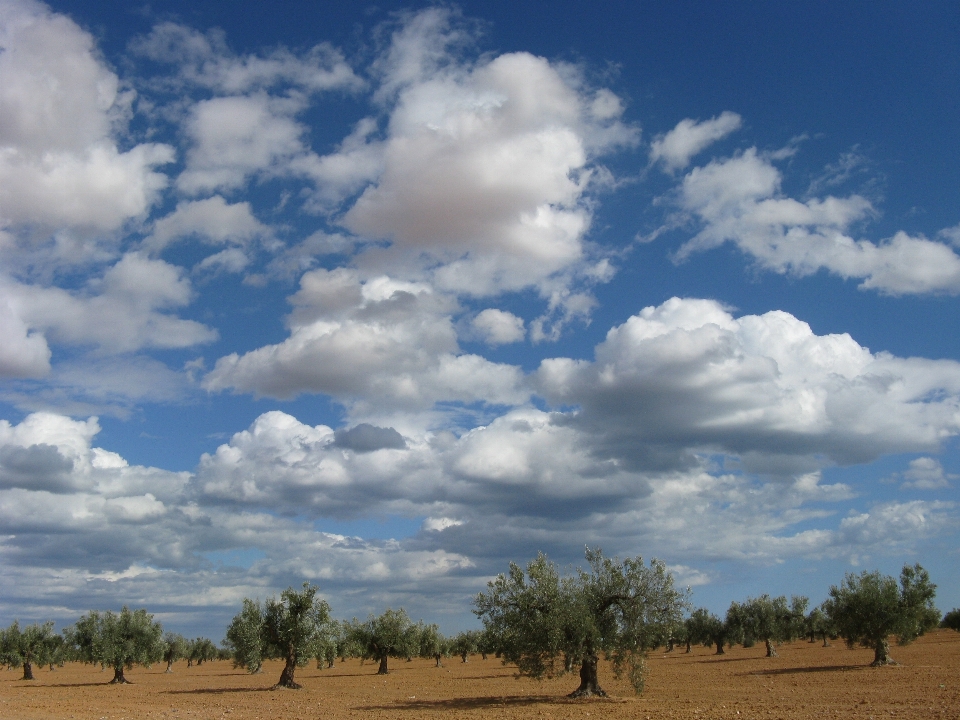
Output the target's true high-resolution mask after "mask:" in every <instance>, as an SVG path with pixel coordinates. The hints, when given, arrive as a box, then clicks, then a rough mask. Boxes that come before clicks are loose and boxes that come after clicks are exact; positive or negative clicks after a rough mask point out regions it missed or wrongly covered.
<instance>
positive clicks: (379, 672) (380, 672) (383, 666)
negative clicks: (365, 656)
mask: <svg viewBox="0 0 960 720" xmlns="http://www.w3.org/2000/svg"><path fill="white" fill-rule="evenodd" d="M388 672H390V671H389V670H387V656H386V655H384V656H383V657H381V658H380V669H379V670H377V675H386V674H387V673H388Z"/></svg>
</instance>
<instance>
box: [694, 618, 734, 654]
mask: <svg viewBox="0 0 960 720" xmlns="http://www.w3.org/2000/svg"><path fill="white" fill-rule="evenodd" d="M684 624H685V625H686V630H687V639H688V640H689V641H690V642H692V643H696V644H698V645H706V646H708V647H710V646H715V647H716V648H717V652H716V653H715V654H717V655H723V654H724V649H723V646H724V645H726V644H727V643H728V642H732V641H734V640H736V639H737V638H738V637H739V635H738V633H737V628H736V627H734V626H733V625H732V624H731V623H730V622H728V621H727V620H721V619H720V618H719V617H717V616H716V615H714V614H713V613H712V612H710V611H709V610H707V609H706V608H697V609H696V610H694V611H693V613H691V615H690V617H688V618H687V619H686V621H685V623H684Z"/></svg>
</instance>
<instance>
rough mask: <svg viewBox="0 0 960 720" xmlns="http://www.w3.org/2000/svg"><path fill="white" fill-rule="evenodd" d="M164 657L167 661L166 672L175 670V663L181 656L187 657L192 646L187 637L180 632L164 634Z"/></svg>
mask: <svg viewBox="0 0 960 720" xmlns="http://www.w3.org/2000/svg"><path fill="white" fill-rule="evenodd" d="M163 644H164V650H163V659H164V661H165V662H166V663H167V670H166V672H168V673H172V672H173V664H174V663H175V662H176V661H177V660H179V659H180V658H183V657H186V656H187V652H188V649H189V647H190V645H189V642H188V641H187V639H186V638H185V637H184V636H183V635H181V634H180V633H174V632H168V633H167V634H166V635H164V636H163Z"/></svg>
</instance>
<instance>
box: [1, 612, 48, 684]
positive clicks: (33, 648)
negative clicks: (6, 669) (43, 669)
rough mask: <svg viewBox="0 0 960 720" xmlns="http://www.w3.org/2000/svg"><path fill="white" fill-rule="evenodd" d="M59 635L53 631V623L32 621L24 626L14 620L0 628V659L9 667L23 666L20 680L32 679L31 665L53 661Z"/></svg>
mask: <svg viewBox="0 0 960 720" xmlns="http://www.w3.org/2000/svg"><path fill="white" fill-rule="evenodd" d="M58 640H60V636H59V635H55V634H54V632H53V623H52V622H46V623H43V624H42V625H41V624H40V623H34V624H33V625H27V626H26V627H25V628H21V627H20V623H19V622H18V621H16V620H14V621H13V624H11V625H10V627H8V628H6V629H4V630H0V661H2V662H4V663H6V664H7V665H9V666H11V667H15V668H18V667H21V666H22V667H23V677H22V678H21V679H22V680H33V666H34V665H46V664H47V663H51V662H52V661H53V655H54V651H55V650H56V645H57V641H58Z"/></svg>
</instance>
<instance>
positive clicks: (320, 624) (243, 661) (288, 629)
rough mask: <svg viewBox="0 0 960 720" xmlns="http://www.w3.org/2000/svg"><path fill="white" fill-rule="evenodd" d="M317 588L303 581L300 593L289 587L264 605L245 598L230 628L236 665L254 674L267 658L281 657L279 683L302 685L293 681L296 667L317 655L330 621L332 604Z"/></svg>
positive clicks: (292, 686)
mask: <svg viewBox="0 0 960 720" xmlns="http://www.w3.org/2000/svg"><path fill="white" fill-rule="evenodd" d="M317 590H318V588H317V587H316V586H314V585H311V584H310V583H304V584H303V590H302V591H301V592H297V591H296V590H294V589H293V588H287V589H286V590H284V591H283V592H282V593H281V594H280V599H279V600H277V599H275V598H270V599H269V600H267V601H266V602H265V603H263V604H262V605H261V604H260V603H259V602H257V601H253V600H250V599H249V598H245V599H244V601H243V608H242V609H241V611H240V613H239V614H237V615H236V616H235V617H234V618H233V621H232V622H231V623H230V627H229V628H228V629H227V637H226V642H227V644H228V645H229V646H230V647H231V648H232V650H233V662H234V665H235V666H236V667H244V668H246V669H247V670H249V671H250V672H251V673H255V672H259V670H260V668H261V667H262V665H263V661H264V660H265V659H267V658H282V659H283V660H285V661H286V664H285V665H284V668H283V672H282V673H281V674H280V680H279V682H278V683H277V684H278V685H279V686H281V687H290V688H297V687H300V686H299V685H298V684H297V683H296V682H295V681H294V672H295V669H296V668H297V667H302V666H303V665H306V663H307V661H308V660H309V659H310V658H311V657H315V656H316V652H317V647H318V645H319V644H320V643H322V642H323V640H324V638H325V637H326V635H327V632H328V628H327V626H328V624H329V622H330V605H329V604H328V603H327V601H326V600H322V599H320V598H317V597H316V594H317Z"/></svg>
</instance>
